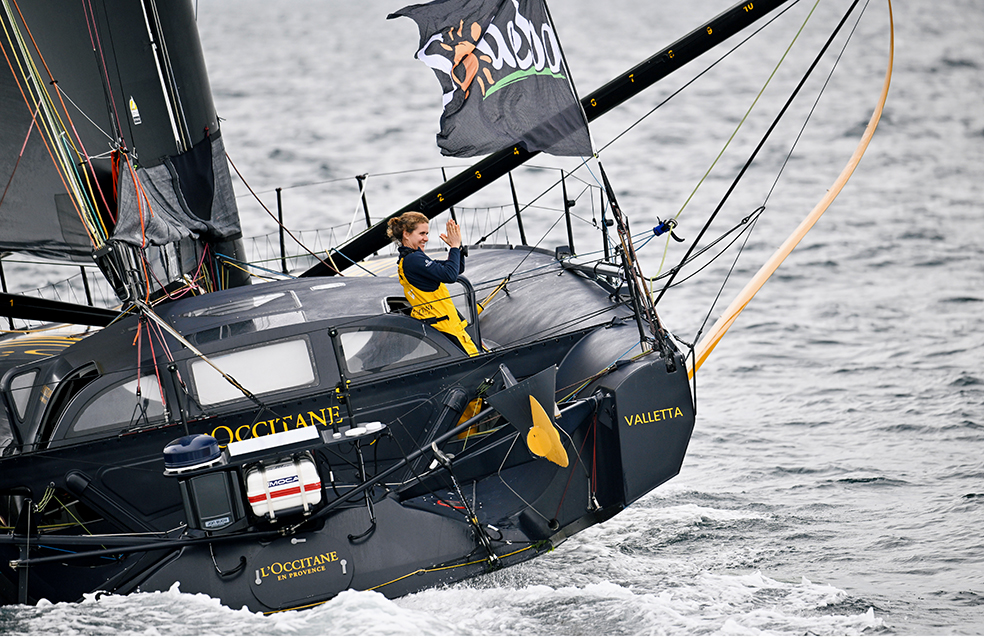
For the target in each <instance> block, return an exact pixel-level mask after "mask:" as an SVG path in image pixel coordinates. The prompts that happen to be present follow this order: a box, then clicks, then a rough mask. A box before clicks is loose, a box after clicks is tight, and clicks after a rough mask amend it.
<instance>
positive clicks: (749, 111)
mask: <svg viewBox="0 0 984 639" xmlns="http://www.w3.org/2000/svg"><path fill="white" fill-rule="evenodd" d="M819 4H820V0H816V2H815V3H814V4H813V7H812V8H811V9H810V12H809V13H807V14H806V18H805V19H804V20H803V24H801V25H800V28H799V30H797V31H796V34H795V35H794V36H793V39H792V40H791V41H790V43H789V46H787V47H786V50H785V51H783V53H782V55H781V56H780V57H779V61H778V62H776V66H775V67H774V68H773V69H772V73H770V74H769V77H768V78H766V80H765V84H763V85H762V88H761V89H759V92H758V95H756V96H755V99H754V100H752V103H751V104H750V105H748V109H747V110H746V111H745V115H744V116H742V118H741V121H739V122H738V125H737V126H736V127H735V130H734V131H732V132H731V137H729V138H728V140H727V141H726V142H725V143H724V146H723V147H722V148H721V151H720V152H719V153H718V154H717V157H715V158H714V160H713V161H712V162H711V165H710V166H709V167H707V171H705V172H704V175H702V176H701V178H700V180H698V181H697V184H696V185H694V189H693V191H691V192H690V195H688V196H687V199H686V200H685V201H684V202H683V205H682V206H681V207H680V210H679V211H677V214H676V215H674V216H673V219H674V220H679V219H680V216H681V215H683V211H684V209H686V208H687V205H689V204H690V200H692V199H693V197H694V195H696V194H697V191H698V190H699V189H700V187H701V186H702V185H703V184H704V180H706V179H707V177H708V176H709V175H710V174H711V171H713V170H714V167H715V166H717V163H718V161H719V160H720V159H721V157H722V156H723V155H724V152H725V151H727V150H728V147H729V146H731V142H732V141H734V139H735V136H737V135H738V132H739V131H740V130H741V128H742V126H744V124H745V122H746V121H747V120H748V116H749V115H751V114H752V111H753V110H754V109H755V105H757V104H758V101H759V99H760V98H761V97H762V95H763V94H764V93H765V90H766V89H767V88H768V87H769V84H771V83H772V79H773V78H775V77H776V73H778V72H779V67H781V66H782V64H783V62H785V61H786V56H788V55H789V52H790V50H792V48H793V45H794V44H796V41H797V40H799V37H800V35H802V33H803V29H805V28H806V25H807V23H809V22H810V18H812V17H813V12H814V11H816V9H817V6H818V5H819ZM669 246H670V236H667V237H666V244H665V246H664V248H663V257H662V259H661V260H660V262H659V268H657V269H656V274H657V275H659V273H661V272H662V271H663V266H664V265H665V264H666V257H667V255H669Z"/></svg>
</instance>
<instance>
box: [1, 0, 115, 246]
mask: <svg viewBox="0 0 984 639" xmlns="http://www.w3.org/2000/svg"><path fill="white" fill-rule="evenodd" d="M12 2H13V3H14V7H16V9H17V13H18V15H19V16H20V19H21V23H22V24H23V25H24V28H25V29H27V34H28V36H30V38H31V43H32V44H33V45H34V50H35V51H36V52H37V54H38V57H39V58H40V59H41V63H42V64H43V65H44V69H45V71H46V72H47V73H48V78H49V79H50V80H51V85H52V86H54V87H55V95H57V96H58V101H59V102H61V106H62V111H63V112H64V113H65V117H66V118H67V119H68V124H69V125H70V127H71V130H72V133H73V134H74V135H75V138H74V139H73V140H72V147H73V148H74V147H75V141H76V140H77V141H78V144H79V148H82V153H79V151H78V149H75V152H76V154H77V155H80V156H81V157H86V153H85V149H84V148H83V145H82V139H81V137H80V136H79V134H78V131H76V129H75V122H74V121H73V120H72V116H71V115H69V112H68V107H67V106H65V100H64V99H63V97H62V91H61V88H60V87H59V86H58V81H57V80H55V78H54V75H53V74H52V73H51V70H50V69H49V68H48V63H47V62H46V61H45V59H44V55H43V54H42V53H41V49H40V48H39V47H38V44H37V42H35V40H34V34H33V33H32V32H31V27H30V26H29V25H28V24H27V21H26V20H25V19H24V15H23V14H22V13H21V10H20V6H19V5H18V4H17V0H12ZM49 100H50V96H49ZM54 112H55V115H56V117H57V120H58V125H59V127H60V128H61V129H62V130H63V131H67V130H68V127H66V126H65V123H64V122H62V118H61V114H60V113H59V112H58V110H57V109H54ZM87 162H88V160H87ZM73 164H74V163H73ZM89 168H90V170H92V171H93V175H94V174H95V170H94V169H93V168H92V165H91V163H89ZM86 177H87V178H88V175H87V176H86ZM97 189H98V190H99V192H100V195H102V189H101V188H99V187H98V183H97ZM90 192H91V188H90ZM93 198H94V196H93ZM103 202H104V203H105V202H106V197H105V195H103ZM106 207H107V210H108V208H109V205H108V204H107V205H106ZM95 217H96V218H97V219H99V216H98V215H97V216H95ZM99 221H100V222H101V220H99ZM100 240H104V238H100ZM102 243H104V242H102ZM99 246H101V243H100V244H97V245H96V248H98V247H99Z"/></svg>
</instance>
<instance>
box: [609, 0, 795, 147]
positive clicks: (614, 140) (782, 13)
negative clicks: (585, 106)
mask: <svg viewBox="0 0 984 639" xmlns="http://www.w3.org/2000/svg"><path fill="white" fill-rule="evenodd" d="M799 2H800V0H794V2H793V3H792V4H790V5H789V6H788V7H786V8H785V9H783V10H782V11H780V12H779V13H777V14H775V15H774V16H772V18H770V19H769V21H768V22H765V23H764V24H762V26H760V27H759V28H758V29H756V30H755V31H753V32H752V33H751V34H749V36H748V37H747V38H745V39H744V40H742V41H741V42H739V43H738V44H736V45H735V46H734V47H732V48H731V49H730V50H728V51H727V52H726V53H725V54H724V55H722V56H721V57H720V58H718V59H717V60H715V61H714V62H712V63H711V64H710V65H708V66H707V68H705V69H704V70H703V71H701V72H700V73H698V74H697V75H695V76H694V77H693V78H691V79H690V80H688V81H687V82H686V83H685V84H683V85H682V86H681V87H680V88H679V89H677V90H676V91H674V92H673V93H671V94H670V95H668V96H667V97H666V99H665V100H663V101H662V102H660V103H658V104H657V105H656V106H654V107H653V108H652V109H650V110H649V111H648V112H647V113H645V114H644V115H643V116H642V117H640V118H639V119H638V120H636V121H635V122H633V123H632V124H631V125H629V127H628V128H626V129H625V130H624V131H622V132H621V133H619V134H618V135H616V136H615V137H614V138H612V139H611V140H609V142H608V143H607V144H606V145H605V146H603V147H601V148H600V149H598V153H599V154H600V153H601V152H602V151H604V150H605V149H607V148H608V147H610V146H611V145H613V144H615V142H617V141H618V140H619V139H620V138H622V137H623V136H625V135H626V134H627V133H628V132H629V131H631V130H632V129H634V128H635V127H636V126H638V125H639V124H641V123H642V121H643V120H645V119H646V118H648V117H649V116H650V115H652V114H653V113H655V112H656V110H657V109H659V108H660V107H662V106H663V105H665V104H666V103H667V102H669V101H670V100H672V99H673V98H675V97H676V96H677V95H679V94H680V93H681V92H682V91H683V90H684V89H686V88H687V87H689V86H690V85H691V84H693V83H694V82H696V81H697V80H698V79H700V77H701V76H703V75H704V74H705V73H707V72H708V71H710V70H711V69H713V68H714V67H715V66H717V65H718V64H719V63H720V62H722V61H723V60H724V59H725V58H727V57H728V56H730V55H731V54H732V53H734V52H735V51H737V50H738V49H739V48H740V47H742V46H744V45H745V44H746V43H747V42H748V41H749V40H751V39H752V38H754V37H755V36H757V35H758V34H759V32H761V31H762V30H763V29H765V28H766V27H768V26H769V25H770V24H772V23H773V22H775V21H776V20H778V19H779V18H781V17H782V16H783V15H784V14H785V13H786V12H787V11H789V10H790V9H792V8H793V7H795V6H796V5H797V4H799Z"/></svg>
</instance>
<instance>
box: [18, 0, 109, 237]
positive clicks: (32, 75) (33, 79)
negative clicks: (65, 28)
mask: <svg viewBox="0 0 984 639" xmlns="http://www.w3.org/2000/svg"><path fill="white" fill-rule="evenodd" d="M4 10H5V13H6V15H7V18H8V21H9V22H10V27H11V30H12V31H13V32H14V37H13V38H12V37H11V34H10V31H8V30H7V24H6V23H5V22H3V21H0V25H2V26H3V29H4V34H5V35H6V36H7V42H8V43H9V45H10V48H11V54H12V55H13V54H15V53H16V51H18V50H19V51H20V53H21V56H22V57H24V61H23V64H24V65H28V66H29V67H30V69H33V71H28V72H25V70H24V67H23V65H22V62H21V59H19V58H16V55H15V59H16V60H17V68H18V69H19V70H20V72H21V73H20V77H18V74H17V72H15V71H14V67H13V63H12V62H11V61H10V58H9V57H8V56H7V51H6V49H3V47H0V49H3V53H4V58H5V59H6V60H7V65H8V66H9V67H10V71H11V73H12V74H13V76H14V81H15V82H16V83H17V88H18V90H19V91H20V94H21V97H22V98H23V99H24V102H25V104H26V105H27V107H28V109H30V108H31V100H29V99H28V98H27V95H26V94H25V92H24V90H25V88H24V86H22V85H21V81H20V78H23V79H24V84H25V85H27V87H28V92H31V85H32V84H33V85H35V86H34V90H35V91H37V94H38V95H37V101H36V104H37V105H38V106H39V107H40V106H41V105H42V104H43V105H44V107H45V108H44V109H43V111H44V114H45V117H43V118H42V119H41V122H42V124H43V125H44V129H45V130H46V131H47V134H45V131H43V130H42V129H41V127H40V126H39V127H38V131H39V133H41V140H42V142H44V145H45V149H46V150H47V151H48V156H49V157H50V158H51V162H52V164H53V165H54V169H55V172H56V173H57V174H58V178H59V179H60V180H61V183H62V186H64V187H65V191H66V192H69V193H73V194H74V193H76V191H75V189H73V188H72V187H70V186H69V184H68V181H67V180H66V167H65V163H64V160H65V158H63V157H62V155H61V152H60V151H59V152H58V153H57V154H56V153H55V151H54V150H52V146H53V145H54V138H55V134H54V131H53V128H54V126H53V125H54V123H53V122H52V121H51V118H50V115H49V113H48V110H49V109H51V108H53V104H49V103H50V102H51V98H50V96H48V95H47V91H45V90H44V89H43V87H40V86H37V69H36V67H35V66H34V62H33V59H32V58H31V57H30V55H29V53H28V52H27V50H26V46H27V45H26V42H24V39H23V35H21V34H20V31H19V30H18V29H16V24H15V23H14V21H13V16H12V14H11V11H10V5H9V4H8V3H7V2H6V0H5V1H4ZM18 11H19V8H18ZM25 26H26V25H25ZM15 39H16V40H17V44H16V45H15V44H14V40H15ZM39 55H40V52H39ZM42 61H43V59H42ZM29 80H30V82H29ZM31 96H32V97H35V96H34V93H31ZM45 96H47V98H48V99H47V100H45ZM49 137H50V138H51V140H50V141H49ZM55 148H58V147H57V146H56V147H55ZM69 201H71V202H72V206H73V208H74V209H75V212H76V213H77V214H78V216H79V220H80V222H81V223H82V226H83V228H85V230H86V234H87V235H88V236H89V241H90V242H91V243H92V245H93V246H98V245H97V244H96V240H95V238H94V237H93V236H92V233H91V232H90V230H89V226H88V223H87V222H86V220H85V217H84V215H83V213H82V211H81V209H80V208H79V203H78V202H77V201H76V199H75V198H69Z"/></svg>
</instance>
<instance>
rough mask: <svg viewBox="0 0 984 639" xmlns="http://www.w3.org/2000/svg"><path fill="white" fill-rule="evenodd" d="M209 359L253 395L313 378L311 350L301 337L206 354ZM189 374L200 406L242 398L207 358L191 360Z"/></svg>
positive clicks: (301, 384) (303, 383)
mask: <svg viewBox="0 0 984 639" xmlns="http://www.w3.org/2000/svg"><path fill="white" fill-rule="evenodd" d="M209 360H210V361H211V362H212V363H214V364H215V365H216V366H217V367H218V368H219V370H221V371H222V372H223V373H225V374H226V375H229V376H231V377H232V378H233V379H235V380H236V381H237V382H238V383H239V384H240V385H242V386H243V387H244V388H246V389H247V390H248V391H249V392H250V393H252V394H254V395H259V394H262V393H272V392H275V391H284V390H289V389H292V388H301V387H304V386H310V385H312V384H314V383H315V382H316V381H317V380H316V377H315V374H314V363H313V362H312V361H311V353H310V350H309V349H308V344H307V341H305V340H303V339H294V340H291V341H287V342H278V343H276V344H266V345H264V346H259V347H257V348H249V349H245V350H241V351H235V352H231V353H223V354H221V355H210V356H209ZM191 375H192V377H193V378H194V383H195V389H196V390H197V392H198V402H199V403H200V404H201V405H202V406H211V405H213V404H221V403H222V402H228V401H231V400H235V399H243V398H244V395H243V393H242V391H241V390H239V389H238V388H236V387H235V386H233V385H232V384H231V383H230V382H229V381H227V380H226V379H225V378H224V377H222V375H220V374H219V373H218V371H216V370H215V369H214V368H212V367H211V366H210V365H209V364H208V362H205V361H203V360H200V359H197V360H195V361H193V362H192V364H191Z"/></svg>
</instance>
